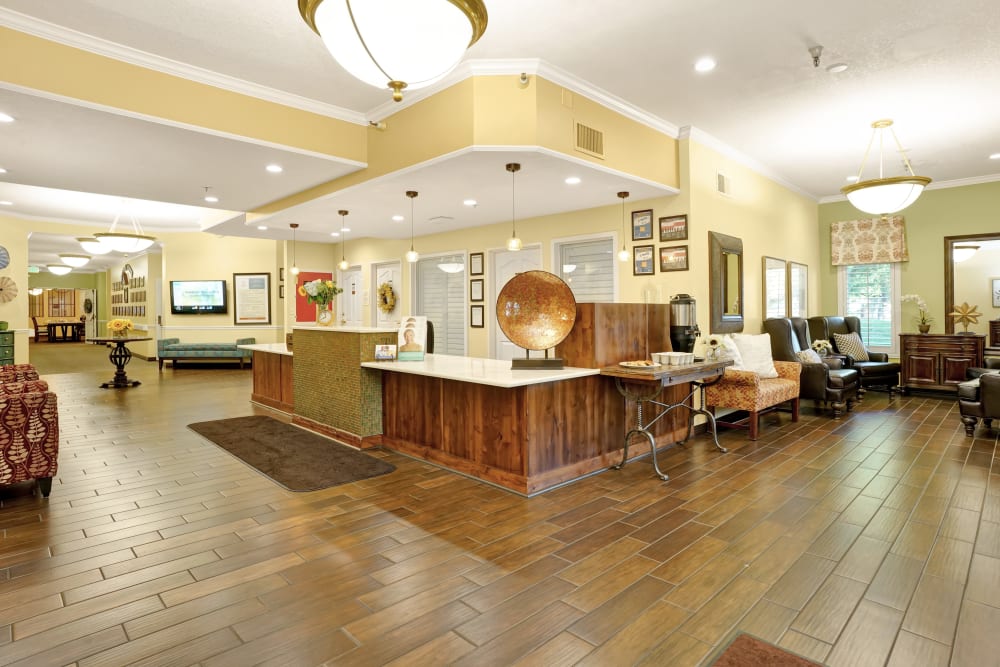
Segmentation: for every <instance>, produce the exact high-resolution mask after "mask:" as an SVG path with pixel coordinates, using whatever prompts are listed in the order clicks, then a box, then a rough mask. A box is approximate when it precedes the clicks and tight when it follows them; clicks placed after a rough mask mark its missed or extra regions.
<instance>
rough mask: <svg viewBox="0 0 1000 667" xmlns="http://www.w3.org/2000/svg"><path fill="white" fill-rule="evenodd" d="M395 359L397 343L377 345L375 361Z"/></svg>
mask: <svg viewBox="0 0 1000 667" xmlns="http://www.w3.org/2000/svg"><path fill="white" fill-rule="evenodd" d="M395 360H396V346H395V345H376V346H375V361H395Z"/></svg>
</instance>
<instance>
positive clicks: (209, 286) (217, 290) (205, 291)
mask: <svg viewBox="0 0 1000 667" xmlns="http://www.w3.org/2000/svg"><path fill="white" fill-rule="evenodd" d="M226 294H227V291H226V281H225V280H171V281H170V312H171V313H172V314H174V315H206V314H208V315H213V314H225V313H226V312H228V311H227V308H226V304H227V301H226Z"/></svg>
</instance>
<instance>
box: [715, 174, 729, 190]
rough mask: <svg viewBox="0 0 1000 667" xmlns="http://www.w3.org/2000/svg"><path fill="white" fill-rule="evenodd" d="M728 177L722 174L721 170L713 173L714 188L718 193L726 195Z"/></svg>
mask: <svg viewBox="0 0 1000 667" xmlns="http://www.w3.org/2000/svg"><path fill="white" fill-rule="evenodd" d="M730 185H731V184H730V182H729V177H728V176H726V175H725V174H723V173H722V172H721V171H719V172H716V174H715V189H716V190H718V191H719V194H723V195H728V194H729V190H730Z"/></svg>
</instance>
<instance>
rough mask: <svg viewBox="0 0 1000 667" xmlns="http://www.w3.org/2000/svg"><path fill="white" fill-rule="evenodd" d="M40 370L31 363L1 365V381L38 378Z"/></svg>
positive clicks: (21, 380)
mask: <svg viewBox="0 0 1000 667" xmlns="http://www.w3.org/2000/svg"><path fill="white" fill-rule="evenodd" d="M37 379H39V378H38V370H36V369H35V367H34V366H32V365H31V364H13V365H10V366H0V383H2V382H26V381H28V380H37Z"/></svg>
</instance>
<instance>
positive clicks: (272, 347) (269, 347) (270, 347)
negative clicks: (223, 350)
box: [236, 343, 293, 357]
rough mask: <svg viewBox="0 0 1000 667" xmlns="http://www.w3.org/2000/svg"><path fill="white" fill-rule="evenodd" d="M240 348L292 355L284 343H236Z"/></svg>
mask: <svg viewBox="0 0 1000 667" xmlns="http://www.w3.org/2000/svg"><path fill="white" fill-rule="evenodd" d="M236 347H237V348H238V349H240V350H253V351H254V352H270V353H272V354H284V355H287V356H289V357H291V356H293V355H292V351H291V350H289V349H288V346H287V345H285V344H284V343H254V344H252V345H237V346H236Z"/></svg>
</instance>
